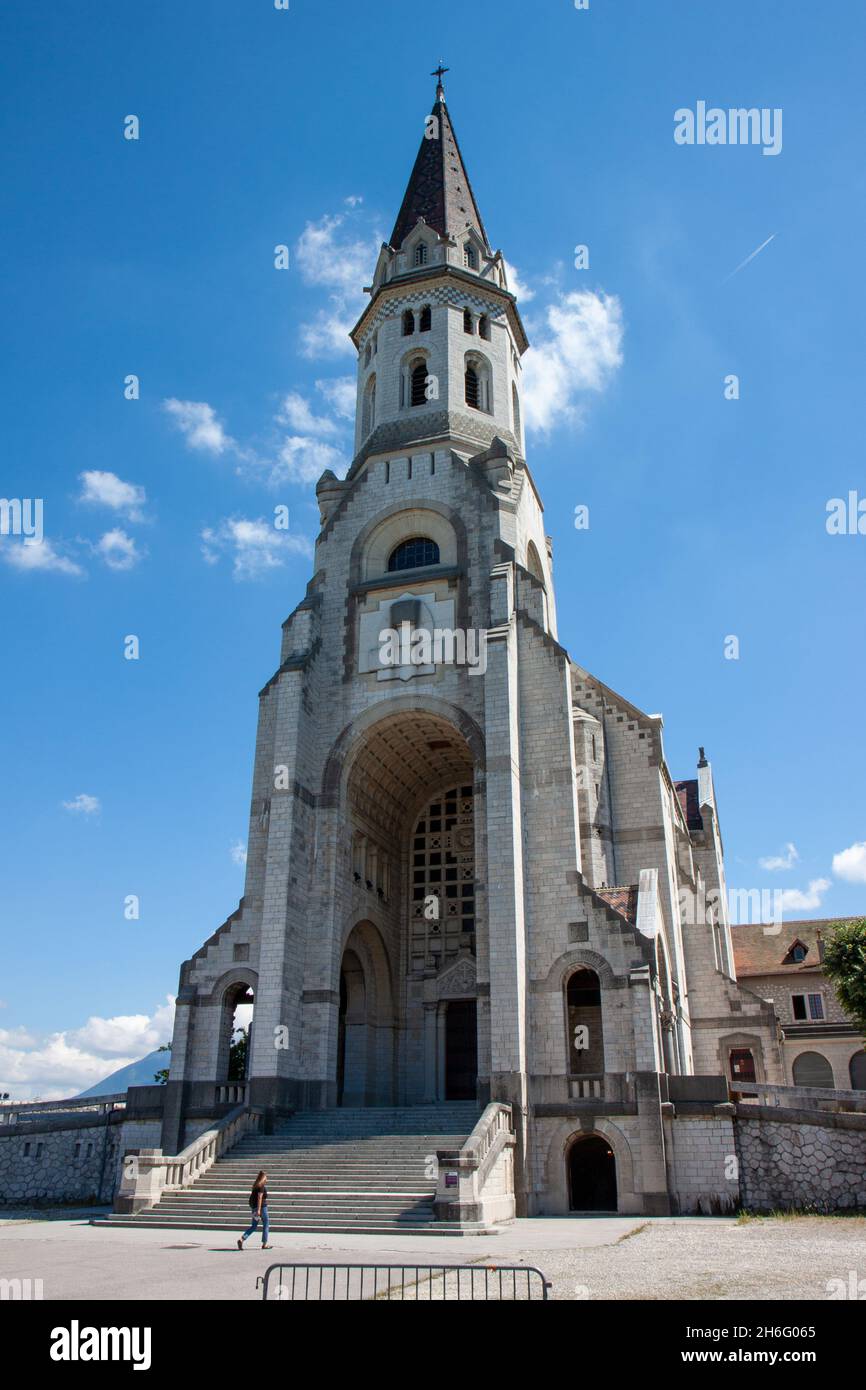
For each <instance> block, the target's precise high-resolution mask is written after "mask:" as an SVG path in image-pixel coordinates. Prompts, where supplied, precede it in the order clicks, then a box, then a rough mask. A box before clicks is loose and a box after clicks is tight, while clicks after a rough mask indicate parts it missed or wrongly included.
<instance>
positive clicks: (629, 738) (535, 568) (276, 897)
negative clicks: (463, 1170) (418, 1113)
mask: <svg viewBox="0 0 866 1390" xmlns="http://www.w3.org/2000/svg"><path fill="white" fill-rule="evenodd" d="M352 340H353V343H354V345H355V348H356V349H357V354H358V361H357V371H358V395H357V420H356V433H355V454H354V458H353V462H352V464H351V467H350V469H349V471H348V474H347V476H346V478H345V479H344V480H339V479H338V478H336V477H335V476H334V475H333V474H332V473H330V472H326V473H325V474H324V475H323V476H322V478H321V479H320V481H319V484H318V487H317V498H318V504H319V508H320V514H321V530H320V533H319V536H318V540H317V542H316V550H315V561H314V565H313V573H312V577H311V579H310V581H309V584H308V585H307V591H306V594H305V595H304V597H303V599H302V600H301V602H300V603H299V604H298V606H297V607H296V608H295V610H294V612H293V613H292V614H291V615H290V616H289V618H288V619H287V620H286V622H285V623H284V625H283V631H282V643H281V648H280V658H279V664H278V666H277V669H276V671H275V672H274V674H273V676H272V677H271V679H270V680H269V681H268V683H267V685H266V686H265V687H264V689H263V690H262V691H261V692H260V695H259V723H258V735H257V742H256V754H255V767H254V775H253V786H252V798H251V808H250V821H249V848H248V861H247V869H246V883H245V888H244V895H243V898H242V900H241V903H240V905H239V907H238V909H237V911H236V912H234V913H233V914H232V916H231V917H230V918H229V919H228V921H227V922H226V923H225V924H224V925H223V926H222V927H220V928H219V930H218V931H217V932H216V933H215V934H214V935H213V936H212V937H211V938H210V939H209V940H208V941H206V942H205V944H204V945H203V946H202V947H201V949H200V950H199V951H197V952H196V954H195V955H194V956H193V957H192V959H190V960H188V961H186V962H185V963H184V965H183V966H182V970H181V982H180V991H179V995H178V1001H177V1020H176V1025H175V1034H174V1043H173V1050H172V1062H171V1071H170V1077H169V1082H168V1086H167V1088H166V1091H165V1097H164V1102H165V1103H164V1120H163V1130H162V1145H163V1149H164V1151H165V1152H166V1153H177V1152H178V1151H179V1149H180V1148H181V1147H182V1145H183V1143H184V1142H188V1141H189V1136H190V1133H192V1132H195V1125H196V1124H197V1123H198V1124H199V1127H201V1125H200V1123H199V1117H201V1116H203V1115H207V1114H210V1115H214V1114H217V1115H218V1114H219V1113H222V1111H221V1107H228V1106H229V1105H230V1104H231V1103H232V1101H233V1100H234V1101H236V1100H238V1099H239V1098H242V1099H243V1100H244V1102H245V1103H247V1104H249V1105H251V1106H255V1107H261V1108H263V1109H264V1110H265V1111H268V1112H271V1113H276V1114H280V1113H286V1112H287V1111H291V1110H294V1111H299V1110H300V1111H304V1110H321V1109H324V1108H336V1107H346V1106H355V1107H360V1106H371V1107H378V1106H401V1107H411V1106H415V1105H419V1106H420V1105H425V1106H430V1105H437V1104H440V1103H444V1102H447V1101H450V1100H464V1101H466V1100H472V1101H475V1102H477V1104H478V1108H479V1113H480V1112H481V1109H482V1108H483V1106H484V1105H485V1104H486V1103H488V1102H490V1101H498V1102H503V1103H505V1104H507V1105H509V1106H510V1107H511V1114H512V1121H513V1128H514V1132H515V1135H516V1147H515V1156H516V1158H515V1191H516V1199H517V1210H518V1211H519V1212H523V1213H527V1214H537V1213H554V1212H562V1211H567V1210H568V1209H569V1206H574V1205H575V1202H574V1193H573V1191H572V1184H574V1183H579V1181H580V1162H581V1154H582V1153H586V1154H587V1155H590V1153H591V1150H592V1146H593V1144H595V1145H598V1144H601V1145H603V1146H604V1148H605V1152H606V1154H607V1155H608V1156H609V1155H611V1154H612V1155H613V1158H614V1160H615V1170H616V1194H615V1195H616V1201H615V1205H616V1206H618V1208H619V1210H621V1211H633V1212H646V1213H654V1212H655V1213H660V1212H667V1211H670V1210H676V1209H686V1210H687V1209H689V1206H688V1199H687V1198H686V1197H684V1196H683V1193H684V1192H685V1190H686V1189H689V1191H694V1192H697V1191H701V1192H704V1193H710V1194H715V1196H716V1197H717V1198H718V1201H719V1203H720V1205H723V1204H724V1200H725V1197H724V1194H725V1181H726V1180H725V1175H724V1160H725V1156H726V1155H727V1154H728V1153H729V1152H730V1150H731V1147H732V1144H733V1139H732V1126H731V1120H730V1114H729V1113H728V1112H729V1111H730V1109H731V1107H729V1106H727V1105H726V1104H725V1102H726V1101H727V1091H726V1086H725V1081H724V1078H725V1077H726V1076H727V1075H729V1065H728V1063H729V1057H730V1055H731V1053H732V1051H734V1050H736V1049H738V1048H748V1049H750V1050H751V1052H752V1053H753V1055H754V1056H755V1057H756V1058H757V1059H759V1061H758V1066H759V1069H760V1073H761V1077H762V1078H763V1080H764V1081H766V1082H781V1081H782V1080H783V1071H782V1067H781V1060H780V1052H779V1041H778V1038H779V1030H778V1025H777V1021H776V1017H775V1014H774V1011H773V1009H772V1007H771V1006H770V1005H768V1004H766V1003H764V1002H762V1001H761V1000H760V999H759V998H758V997H757V995H755V994H754V993H752V992H750V991H749V990H748V989H746V988H744V987H742V986H741V985H740V984H738V982H737V979H736V975H735V968H734V959H733V950H732V945H731V931H730V927H729V923H728V920H727V913H726V907H725V899H726V893H725V875H724V858H723V849H722V839H721V833H720V828H719V821H718V814H717V810H716V801H715V794H714V789H713V778H712V772H711V769H710V766H709V764H708V763H707V761H706V759H705V758H704V757H703V756H701V759H700V763H699V766H698V767H697V769H696V770H695V772H694V774H693V775H692V776H689V777H687V778H685V779H684V780H677V779H676V778H675V776H674V774H673V773H672V772H671V771H670V769H669V768H668V765H667V762H666V760H665V754H664V745H663V736H662V735H663V726H662V719H661V717H660V716H659V715H651V714H646V713H644V712H643V711H642V710H640V709H639V708H638V707H637V706H636V705H634V704H632V703H631V702H630V701H629V700H628V699H626V698H624V697H623V696H620V695H618V694H616V693H615V692H614V691H613V690H611V689H610V688H609V687H608V686H606V685H605V684H604V682H603V681H602V680H600V679H599V678H598V677H596V676H594V675H592V674H591V673H590V672H588V671H586V670H584V669H583V668H582V667H581V666H580V665H578V664H577V662H576V661H575V660H574V659H573V658H572V657H571V656H570V655H569V653H568V652H567V651H566V650H565V649H564V648H563V646H562V645H561V644H560V642H559V640H558V636H557V612H556V595H555V585H554V572H553V555H552V549H551V544H550V541H549V539H548V537H547V535H546V532H545V522H544V510H543V505H542V500H541V497H540V494H539V490H538V487H537V484H536V482H535V480H534V479H533V476H532V473H531V471H530V464H529V460H528V458H527V450H526V445H525V439H524V431H523V425H522V419H521V405H522V395H523V382H522V365H521V362H522V358H523V356H524V353H525V352H526V349H527V347H528V342H527V338H526V334H525V331H524V328H523V324H522V322H521V317H520V311H519V307H518V304H517V302H516V299H515V297H514V295H513V294H512V293H511V291H510V290H509V288H508V281H507V275H506V268H505V263H504V260H503V257H502V254H501V252H499V251H496V250H494V249H493V246H492V244H491V242H490V241H489V239H488V236H487V232H486V230H485V227H484V223H483V221H482V218H481V214H480V212H479V210H478V207H477V204H476V201H475V197H474V194H473V191H472V187H471V185H470V182H469V178H468V175H467V173H466V168H465V166H464V162H463V158H462V156H461V152H460V149H459V146H458V144H457V139H456V136H455V134H454V130H453V127H452V123H451V119H450V116H449V113H448V109H447V106H446V104H445V100H444V93H443V91H442V88H441V85H440V86H439V87H438V89H437V95H436V101H435V103H434V106H433V111H432V113H431V118H430V120H429V121H428V124H427V128H426V129H425V134H424V138H423V139H422V141H421V147H420V151H419V154H418V158H417V161H416V163H415V166H414V169H413V171H412V175H411V178H410V181H409V185H408V188H407V191H406V195H405V198H404V200H403V204H402V207H401V208H400V212H399V214H398V217H397V221H396V224H395V227H394V231H393V233H392V236H391V239H390V242H389V244H388V245H387V246H383V247H382V250H381V253H380V256H379V259H378V263H377V265H376V267H375V273H374V276H373V281H372V285H371V287H370V298H369V303H368V305H367V307H366V308H365V310H364V312H363V314H362V315H361V317H360V319H359V321H358V323H357V324H356V325H355V328H354V330H353V332H352ZM437 632H438V633H439V634H440V637H439V641H438V643H437V641H436V640H435V634H436V633H437ZM382 634H397V635H398V637H399V638H400V641H398V642H397V643H396V646H395V645H394V644H393V643H392V644H391V645H390V646H389V645H388V642H389V641H390V639H387V640H386V638H384V637H383V636H382ZM419 634H420V635H419ZM442 634H444V636H443V635H442ZM704 900H709V901H715V902H716V908H715V910H714V911H712V912H709V913H707V912H704V911H700V912H696V913H695V914H689V913H688V912H685V913H684V912H683V903H684V902H689V901H695V902H703V901H704ZM684 919H685V920H684ZM250 991H251V992H252V996H253V998H254V1015H253V1026H252V1031H251V1043H250V1049H249V1057H248V1062H247V1078H246V1081H245V1083H244V1084H243V1086H241V1087H237V1086H236V1087H234V1088H233V1087H232V1085H231V1084H230V1082H229V1073H228V1059H229V1041H230V1032H231V1024H232V1017H233V1012H234V1008H235V1006H236V1004H237V1002H238V1001H239V1000H241V999H243V998H245V997H247V995H248V993H249V992H250ZM677 1117H679V1118H680V1119H681V1120H683V1121H684V1120H685V1119H686V1118H687V1117H690V1118H691V1120H692V1121H693V1122H694V1123H693V1124H692V1125H691V1128H690V1129H689V1136H688V1137H686V1138H683V1134H684V1129H683V1124H682V1123H681V1124H680V1129H679V1130H677V1129H676V1124H675V1121H676V1118H677ZM694 1136H698V1137H694ZM581 1145H583V1146H584V1147H583V1148H581V1147H580V1146H581ZM677 1146H678V1157H677V1159H676V1163H674V1160H673V1157H672V1152H673V1150H674V1149H676V1148H677ZM587 1161H589V1160H587ZM677 1194H679V1195H677Z"/></svg>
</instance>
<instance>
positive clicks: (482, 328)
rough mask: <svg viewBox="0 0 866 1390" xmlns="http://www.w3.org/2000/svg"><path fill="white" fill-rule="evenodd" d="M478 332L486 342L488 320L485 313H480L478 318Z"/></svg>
mask: <svg viewBox="0 0 866 1390" xmlns="http://www.w3.org/2000/svg"><path fill="white" fill-rule="evenodd" d="M478 333H479V336H480V337H482V338H486V339H487V341H488V342H489V341H490V320H489V318H488V317H487V315H486V314H482V315H481V318H480V319H479V320H478Z"/></svg>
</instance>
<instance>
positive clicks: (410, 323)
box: [403, 309, 415, 338]
mask: <svg viewBox="0 0 866 1390" xmlns="http://www.w3.org/2000/svg"><path fill="white" fill-rule="evenodd" d="M414 332H415V315H414V314H413V313H412V310H411V309H404V311H403V337H404V338H411V336H412V334H413V333H414Z"/></svg>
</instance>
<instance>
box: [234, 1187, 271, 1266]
mask: <svg viewBox="0 0 866 1390" xmlns="http://www.w3.org/2000/svg"><path fill="white" fill-rule="evenodd" d="M250 1211H251V1212H252V1217H253V1219H252V1222H251V1223H250V1226H249V1229H248V1230H246V1231H244V1233H243V1235H242V1236H241V1237H240V1238H239V1240H238V1249H239V1250H243V1248H244V1241H245V1240H246V1238H247V1236H251V1235H252V1233H253V1231H255V1230H256V1228H257V1227H258V1224H259V1222H260V1221H261V1223H262V1249H263V1250H273V1248H274V1247H273V1246H272V1245H269V1244H268V1235H269V1234H270V1227H269V1224H268V1175H267V1173H265V1172H264V1171H262V1172H260V1173H259V1176H258V1177H257V1178H256V1180H255V1182H254V1183H253V1190H252V1192H251V1193H250Z"/></svg>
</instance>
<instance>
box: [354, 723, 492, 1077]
mask: <svg viewBox="0 0 866 1390" xmlns="http://www.w3.org/2000/svg"><path fill="white" fill-rule="evenodd" d="M393 705H395V706H399V708H395V709H394V711H393V713H391V714H389V715H386V716H385V717H384V718H381V719H379V720H378V721H377V722H375V723H373V724H372V725H371V727H370V728H369V729H367V730H366V731H365V732H364V733H363V734H361V736H360V737H359V738H358V740H357V743H356V744H355V747H354V749H353V750H352V751H351V753H350V755H349V757H348V759H347V765H346V767H345V769H344V781H343V788H344V792H343V805H344V808H345V815H346V828H345V835H346V841H347V845H348V853H347V862H348V872H349V874H350V881H349V883H348V885H347V888H348V897H349V901H350V904H351V906H350V914H351V917H352V918H353V919H354V920H355V921H357V920H358V919H359V918H361V917H365V918H367V919H368V920H369V921H370V922H371V923H374V924H375V927H376V930H377V933H378V936H379V939H380V941H381V945H382V951H383V954H384V957H385V959H386V960H387V964H388V969H389V971H390V973H391V976H392V978H393V981H394V999H395V1003H396V1017H395V1020H394V1022H395V1027H394V1032H393V1044H394V1064H393V1065H394V1077H395V1084H394V1094H393V1098H392V1100H391V1102H390V1103H394V1101H395V1100H396V1101H397V1102H398V1103H402V1104H413V1103H420V1102H431V1101H437V1100H445V1099H446V1098H447V1099H451V1098H457V1096H458V1095H460V1096H461V1097H462V1096H466V1097H470V1096H471V1097H473V1098H474V1097H475V1095H476V1093H477V1079H478V1070H479V1068H478V1055H479V1049H478V1020H477V1012H476V998H475V995H476V974H475V956H476V950H477V943H478V938H479V916H478V904H477V891H478V880H479V870H478V865H477V863H476V802H477V796H476V766H477V763H478V747H476V748H475V749H474V750H473V749H472V748H470V745H469V742H468V740H467V737H466V736H464V734H463V733H462V732H461V731H460V729H458V727H457V722H458V719H459V720H460V722H465V723H467V724H468V721H465V720H463V718H462V717H460V716H456V717H455V719H454V720H451V719H448V718H446V717H444V716H443V715H439V714H438V713H434V712H432V711H431V710H429V709H418V708H412V707H411V706H410V703H409V699H408V698H407V697H398V698H397V699H396V700H394V701H393ZM467 733H468V735H469V737H473V741H474V742H476V744H477V743H478V741H479V740H478V739H477V737H475V735H474V731H473V730H472V729H469V728H467ZM351 944H352V943H351V938H349V939H347V940H346V942H345V947H344V953H343V957H342V959H341V962H340V1009H339V1038H338V1047H337V1090H338V1095H339V1096H340V1099H341V1102H342V1103H343V1104H364V1103H366V1104H370V1103H373V1104H375V1103H379V1104H381V1103H383V1102H382V1101H378V1102H376V1101H372V1102H371V1101H370V1100H369V1099H367V1100H366V1101H361V1100H358V1099H357V1097H358V1096H359V1095H361V1094H362V1093H363V1094H366V1095H367V1096H368V1097H369V1095H370V1091H371V1088H370V1085H369V1072H368V1079H367V1081H366V1083H362V1081H361V1066H362V1063H361V1062H359V1061H358V1060H357V1059H358V1057H359V1055H360V1054H361V1053H363V1052H364V1051H365V1049H366V1055H367V1057H368V1058H369V1049H370V1042H369V1038H367V1041H365V1037H366V1036H367V1033H368V1032H369V1029H370V1026H371V1024H370V1010H371V1003H370V981H369V971H368V969H367V968H366V967H365V963H364V959H363V956H362V955H361V954H360V953H359V954H358V962H357V963H356V962H355V961H354V960H352V959H351V958H350V957H349V954H348V948H349V947H350V946H351ZM359 967H360V968H359ZM455 970H457V972H458V974H457V975H456V976H455ZM379 1026H381V1019H380V1020H379ZM365 1030H366V1033H365ZM368 1067H369V1062H368ZM380 1073H381V1066H380ZM351 1097H354V1099H350V1098H351Z"/></svg>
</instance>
